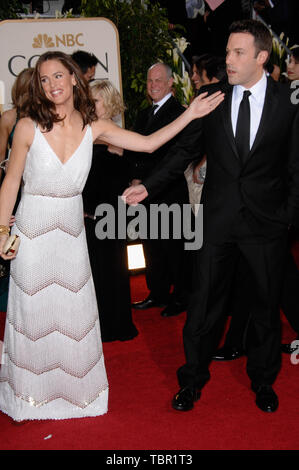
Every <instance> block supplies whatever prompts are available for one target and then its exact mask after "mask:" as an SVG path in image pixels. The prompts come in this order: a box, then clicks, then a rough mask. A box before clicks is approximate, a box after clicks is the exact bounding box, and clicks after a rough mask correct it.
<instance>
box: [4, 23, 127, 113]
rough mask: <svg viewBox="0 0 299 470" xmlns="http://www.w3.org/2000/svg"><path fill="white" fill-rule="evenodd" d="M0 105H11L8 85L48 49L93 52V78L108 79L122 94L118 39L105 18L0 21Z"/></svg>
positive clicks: (115, 31)
mask: <svg viewBox="0 0 299 470" xmlns="http://www.w3.org/2000/svg"><path fill="white" fill-rule="evenodd" d="M0 44H1V61H0V108H1V111H3V110H6V109H9V108H10V107H11V87H12V85H13V83H14V80H15V78H16V76H17V75H18V74H19V73H20V72H21V71H22V70H23V69H24V68H26V67H34V65H35V63H36V61H37V59H38V57H39V56H40V55H41V54H43V53H44V52H46V51H49V50H60V51H62V52H65V53H67V54H72V53H73V52H75V51H77V50H84V51H86V52H91V53H93V54H94V55H95V56H96V57H97V58H98V60H99V63H98V65H97V67H96V75H95V78H96V79H109V80H111V81H112V82H113V84H114V85H115V86H116V88H117V89H118V90H119V92H120V93H121V94H122V84H121V83H122V82H121V67H120V54H119V38H118V31H117V29H116V27H115V25H114V24H113V23H112V22H111V21H110V20H108V19H106V18H82V19H81V18H69V19H23V20H6V21H2V22H0Z"/></svg>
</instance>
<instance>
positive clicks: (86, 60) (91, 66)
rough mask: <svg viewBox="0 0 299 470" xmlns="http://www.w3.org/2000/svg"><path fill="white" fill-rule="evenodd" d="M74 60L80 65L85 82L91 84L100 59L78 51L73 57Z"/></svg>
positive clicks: (89, 53)
mask: <svg viewBox="0 0 299 470" xmlns="http://www.w3.org/2000/svg"><path fill="white" fill-rule="evenodd" d="M71 57H72V59H73V60H74V61H75V62H76V64H78V65H79V67H80V69H81V71H82V73H83V76H84V78H85V80H86V81H87V82H88V83H89V82H91V81H92V80H93V79H94V77H95V73H96V66H97V63H98V62H99V60H98V58H97V57H96V56H95V55H94V54H92V53H91V52H86V51H76V52H73V54H72V55H71Z"/></svg>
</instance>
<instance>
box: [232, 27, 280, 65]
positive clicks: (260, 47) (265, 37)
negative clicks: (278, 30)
mask: <svg viewBox="0 0 299 470" xmlns="http://www.w3.org/2000/svg"><path fill="white" fill-rule="evenodd" d="M229 33H230V34H232V33H249V34H251V35H252V36H253V38H254V44H255V48H256V55H258V53H259V52H261V51H267V52H268V59H269V57H270V54H271V50H272V36H271V33H270V31H269V29H268V28H267V27H266V26H265V25H264V24H263V23H261V22H260V21H257V20H241V21H234V23H232V24H231V26H230V28H229Z"/></svg>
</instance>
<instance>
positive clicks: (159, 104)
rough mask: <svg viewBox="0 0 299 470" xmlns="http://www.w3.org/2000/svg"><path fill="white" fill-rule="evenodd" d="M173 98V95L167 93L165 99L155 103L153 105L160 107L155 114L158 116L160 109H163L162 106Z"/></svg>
mask: <svg viewBox="0 0 299 470" xmlns="http://www.w3.org/2000/svg"><path fill="white" fill-rule="evenodd" d="M171 96H172V95H171V93H167V95H165V96H164V98H162V99H161V100H160V101H157V103H155V101H153V105H156V106H158V108H156V109H155V111H154V114H156V112H157V111H159V108H161V106H163V104H164V103H166V101H167V100H169V98H170V97H171Z"/></svg>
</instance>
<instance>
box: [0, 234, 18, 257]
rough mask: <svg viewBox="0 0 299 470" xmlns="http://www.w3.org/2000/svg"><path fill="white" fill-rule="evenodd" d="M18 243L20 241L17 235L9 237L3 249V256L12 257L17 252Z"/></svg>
mask: <svg viewBox="0 0 299 470" xmlns="http://www.w3.org/2000/svg"><path fill="white" fill-rule="evenodd" d="M20 241H21V240H20V237H19V236H18V235H10V236H9V237H8V239H7V240H6V243H5V245H4V247H3V253H4V254H5V255H14V254H15V253H16V252H17V251H18V248H19V246H20Z"/></svg>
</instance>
